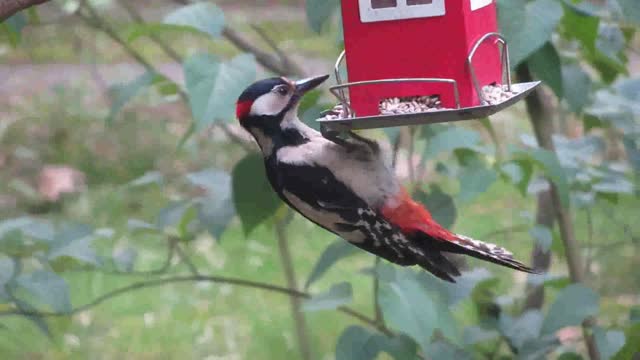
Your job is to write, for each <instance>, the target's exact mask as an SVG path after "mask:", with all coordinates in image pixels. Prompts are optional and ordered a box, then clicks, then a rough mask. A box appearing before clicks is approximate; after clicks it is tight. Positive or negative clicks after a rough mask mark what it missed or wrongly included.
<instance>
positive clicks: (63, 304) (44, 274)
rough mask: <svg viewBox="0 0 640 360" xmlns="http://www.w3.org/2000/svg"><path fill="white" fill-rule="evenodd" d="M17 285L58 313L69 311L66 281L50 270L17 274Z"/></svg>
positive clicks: (69, 301) (69, 304) (69, 303)
mask: <svg viewBox="0 0 640 360" xmlns="http://www.w3.org/2000/svg"><path fill="white" fill-rule="evenodd" d="M16 282H17V284H18V286H19V287H20V288H22V289H25V290H26V291H27V292H28V293H30V294H31V295H32V296H34V297H35V299H36V300H37V301H38V302H41V303H43V304H47V305H49V306H51V308H52V309H53V310H54V311H56V312H60V313H67V312H69V311H71V300H70V298H69V287H68V286H67V282H66V281H65V280H64V279H63V278H61V277H60V276H58V275H57V274H55V273H53V272H51V271H44V270H38V271H35V272H33V273H30V274H22V275H19V276H18V278H17V279H16Z"/></svg>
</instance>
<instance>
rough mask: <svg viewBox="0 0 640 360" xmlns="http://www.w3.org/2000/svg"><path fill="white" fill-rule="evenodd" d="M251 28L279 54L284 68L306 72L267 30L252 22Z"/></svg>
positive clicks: (298, 72) (298, 73)
mask: <svg viewBox="0 0 640 360" xmlns="http://www.w3.org/2000/svg"><path fill="white" fill-rule="evenodd" d="M251 28H252V29H253V30H254V31H255V32H256V33H257V34H258V36H260V38H262V40H264V42H265V43H266V44H267V45H268V46H269V47H270V48H271V50H273V52H274V53H276V55H278V57H279V58H280V61H281V62H282V67H283V68H285V69H291V70H289V71H290V72H291V73H292V74H296V75H302V74H304V70H303V69H302V68H301V67H300V66H298V64H297V63H296V62H295V61H294V60H293V59H291V57H290V56H289V55H287V53H286V52H284V51H283V50H282V49H281V48H280V46H278V44H276V42H275V41H274V40H273V39H272V38H271V37H270V36H269V35H268V34H267V32H266V31H264V29H263V28H261V27H260V26H258V25H256V24H252V25H251Z"/></svg>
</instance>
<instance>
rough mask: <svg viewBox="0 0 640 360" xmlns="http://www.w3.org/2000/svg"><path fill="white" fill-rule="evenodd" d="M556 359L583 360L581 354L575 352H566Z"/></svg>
mask: <svg viewBox="0 0 640 360" xmlns="http://www.w3.org/2000/svg"><path fill="white" fill-rule="evenodd" d="M558 360H583V357H582V355H579V354H576V353H574V352H566V353H563V354H562V355H560V357H558Z"/></svg>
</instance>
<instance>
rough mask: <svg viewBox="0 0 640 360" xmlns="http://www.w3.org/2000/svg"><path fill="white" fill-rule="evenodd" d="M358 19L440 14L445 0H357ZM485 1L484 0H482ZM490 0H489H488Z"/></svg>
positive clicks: (422, 16)
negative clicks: (358, 6)
mask: <svg viewBox="0 0 640 360" xmlns="http://www.w3.org/2000/svg"><path fill="white" fill-rule="evenodd" d="M358 1H359V4H360V20H361V21H362V22H365V23H367V22H378V21H389V20H402V19H415V18H426V17H434V16H442V15H444V14H445V13H446V10H445V6H444V1H445V0H358ZM483 1H486V0H483ZM489 1H491V0H489Z"/></svg>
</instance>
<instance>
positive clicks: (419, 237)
mask: <svg viewBox="0 0 640 360" xmlns="http://www.w3.org/2000/svg"><path fill="white" fill-rule="evenodd" d="M398 195H399V196H398V197H397V198H396V199H394V201H393V202H391V206H385V207H383V208H382V214H383V216H384V217H385V218H386V219H387V220H388V221H389V222H391V223H392V224H394V225H396V226H398V227H399V228H400V229H401V230H402V231H403V232H404V233H405V234H407V235H409V236H410V237H411V238H412V239H413V241H412V242H413V245H414V247H416V248H419V249H420V250H421V251H416V253H418V254H419V256H418V257H417V258H416V262H417V264H418V265H420V266H421V267H422V268H424V269H425V270H427V271H430V272H431V273H433V274H434V275H436V276H437V277H439V278H441V279H443V280H446V281H451V282H455V281H454V279H453V278H454V277H456V276H459V275H460V272H459V271H458V269H457V268H456V266H455V265H454V264H453V263H452V262H451V261H450V260H449V259H448V258H447V257H446V256H445V255H446V254H443V253H452V254H461V255H468V256H471V257H474V258H477V259H480V260H484V261H489V262H492V263H494V264H498V265H502V266H506V267H508V268H511V269H514V270H519V271H523V272H527V273H532V274H535V273H536V272H535V271H534V270H533V269H531V268H530V267H528V266H526V265H524V264H523V263H521V262H519V261H518V260H515V259H514V258H513V254H512V253H511V252H510V251H508V250H506V249H504V248H502V247H500V246H498V245H495V244H491V243H486V242H482V241H479V240H475V239H472V238H470V237H467V236H464V235H458V234H454V233H452V232H450V231H449V230H447V229H445V228H443V227H442V226H440V224H438V223H437V222H436V221H435V220H434V219H433V218H432V216H431V213H429V210H427V209H426V208H425V207H424V206H423V205H422V204H420V203H418V202H415V201H414V200H413V199H411V197H410V196H409V194H408V193H407V192H406V191H404V190H402V191H401V192H400V193H399V194H398Z"/></svg>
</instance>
